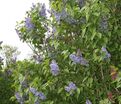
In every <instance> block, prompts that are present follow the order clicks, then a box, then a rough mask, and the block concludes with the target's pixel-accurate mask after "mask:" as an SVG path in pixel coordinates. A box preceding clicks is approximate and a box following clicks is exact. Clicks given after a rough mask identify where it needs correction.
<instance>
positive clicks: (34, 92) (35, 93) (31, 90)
mask: <svg viewBox="0 0 121 104" xmlns="http://www.w3.org/2000/svg"><path fill="white" fill-rule="evenodd" d="M29 90H30V92H31V93H33V94H34V95H37V90H36V89H35V88H33V87H30V89H29Z"/></svg>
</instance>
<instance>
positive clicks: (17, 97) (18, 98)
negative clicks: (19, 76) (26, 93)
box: [15, 92, 23, 104]
mask: <svg viewBox="0 0 121 104" xmlns="http://www.w3.org/2000/svg"><path fill="white" fill-rule="evenodd" d="M15 97H16V99H17V101H18V102H19V103H20V104H23V99H22V97H21V95H20V93H19V92H16V93H15Z"/></svg>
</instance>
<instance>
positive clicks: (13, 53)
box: [0, 45, 20, 66]
mask: <svg viewBox="0 0 121 104" xmlns="http://www.w3.org/2000/svg"><path fill="white" fill-rule="evenodd" d="M0 53H1V56H2V57H3V58H4V62H5V65H6V66H8V65H10V64H12V63H15V62H16V60H17V56H18V55H19V54H20V51H18V48H17V47H13V46H10V45H3V46H2V50H1V52H0Z"/></svg>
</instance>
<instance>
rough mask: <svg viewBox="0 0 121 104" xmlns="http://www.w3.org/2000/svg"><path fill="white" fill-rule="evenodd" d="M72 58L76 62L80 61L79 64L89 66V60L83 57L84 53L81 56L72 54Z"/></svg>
mask: <svg viewBox="0 0 121 104" xmlns="http://www.w3.org/2000/svg"><path fill="white" fill-rule="evenodd" d="M69 57H70V59H71V60H72V61H73V62H74V63H78V64H81V65H84V66H88V61H87V60H86V59H84V58H83V57H82V55H80V56H77V55H75V54H71V55H70V56H69Z"/></svg>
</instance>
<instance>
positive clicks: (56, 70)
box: [50, 60, 59, 76]
mask: <svg viewBox="0 0 121 104" xmlns="http://www.w3.org/2000/svg"><path fill="white" fill-rule="evenodd" d="M50 68H51V73H52V75H54V76H57V75H58V74H59V67H58V65H57V63H56V61H55V60H52V62H51V64H50Z"/></svg>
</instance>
